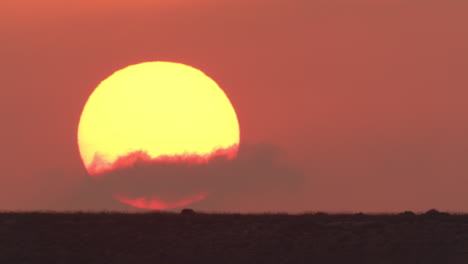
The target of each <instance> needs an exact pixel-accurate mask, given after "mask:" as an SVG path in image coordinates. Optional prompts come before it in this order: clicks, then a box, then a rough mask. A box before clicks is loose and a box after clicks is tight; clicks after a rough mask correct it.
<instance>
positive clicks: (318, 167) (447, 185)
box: [0, 0, 468, 213]
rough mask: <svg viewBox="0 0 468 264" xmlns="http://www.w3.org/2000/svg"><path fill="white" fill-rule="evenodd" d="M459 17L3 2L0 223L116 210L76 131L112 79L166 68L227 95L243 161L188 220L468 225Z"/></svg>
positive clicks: (341, 8)
mask: <svg viewBox="0 0 468 264" xmlns="http://www.w3.org/2000/svg"><path fill="white" fill-rule="evenodd" d="M466 10H468V3H467V2H465V1H459V0H447V1H441V0H430V1H422V0H409V1H402V0H396V1H390V0H378V1H377V0H376V1H372V0H349V1H344V0H333V1H322V0H320V1H309V0H293V1H287V0H275V1H269V2H268V1H264V0H253V1H233V0H227V1H211V0H206V1H203V0H201V1H194V0H178V1H176V2H171V3H169V2H168V1H160V2H155V1H147V0H140V1H117V2H116V1H109V0H99V1H91V0H86V1H79V2H72V3H70V4H64V3H63V2H60V1H58V0H47V1H41V2H40V3H39V2H38V1H33V0H27V1H21V2H20V1H12V0H7V2H6V5H5V8H2V9H0V32H1V33H2V34H1V35H0V40H1V42H0V43H1V44H0V57H1V58H2V61H1V62H0V72H1V74H0V87H2V96H1V97H0V120H2V128H3V129H2V131H1V132H0V134H1V137H0V146H1V150H0V160H1V162H0V169H1V170H0V173H1V178H0V179H1V180H0V211H1V210H48V209H50V210H74V209H79V210H86V209H93V208H94V209H96V208H107V209H109V210H113V209H115V210H125V208H124V207H123V205H119V204H118V203H117V204H115V203H114V202H115V201H111V200H107V199H108V198H103V197H104V194H108V193H106V190H108V189H106V188H108V186H102V185H99V184H97V185H94V183H95V182H93V181H91V180H90V178H89V176H87V175H86V170H85V168H84V167H83V164H82V162H81V160H80V156H79V153H78V146H77V139H76V136H77V127H78V121H79V117H80V114H81V111H82V109H83V106H84V104H85V103H86V100H87V98H88V96H89V95H90V94H91V92H92V91H93V90H94V88H95V87H96V86H97V85H98V84H99V82H101V81H102V80H103V79H104V78H106V77H108V76H109V75H110V74H111V73H113V72H114V71H116V70H118V69H121V68H123V67H126V66H128V65H131V64H136V63H140V62H145V61H174V62H180V63H184V64H187V65H191V66H194V67H196V68H198V69H200V70H202V71H203V72H205V73H206V74H207V75H209V76H210V77H211V78H213V79H214V80H215V81H216V82H217V83H218V84H219V85H220V87H221V88H222V89H223V90H224V91H225V93H226V94H227V95H228V97H229V99H230V100H231V102H232V104H233V106H234V108H235V110H236V112H237V116H238V119H239V123H240V129H241V149H242V147H244V149H245V152H244V154H245V156H242V157H243V159H240V161H239V164H237V165H236V166H238V167H235V168H236V169H233V171H236V172H238V174H236V175H229V178H226V179H228V180H226V181H219V182H215V183H213V186H211V187H213V188H214V189H216V188H218V191H219V192H218V193H217V194H216V195H214V196H213V197H212V200H207V201H206V203H205V204H203V203H200V204H195V205H194V206H193V207H194V208H197V209H200V210H207V211H210V210H219V211H240V212H247V211H248V212H251V211H258V212H262V211H281V212H291V213H293V212H303V211H329V212H337V211H345V212H359V211H364V212H397V211H405V210H414V211H426V210H428V209H431V208H437V209H439V210H445V211H451V212H468V203H467V202H468V192H467V191H466V189H467V188H468V187H466V186H468V176H467V175H468V162H467V160H468V122H467V116H468V106H467V104H466V98H468V89H466V88H467V87H468V75H467V74H466V73H467V72H468V49H467V48H466V47H468V27H466V25H468V17H467V16H466ZM244 154H243V155H244ZM213 171H215V170H213ZM228 174H232V171H230V172H229V173H228ZM213 175H217V171H216V173H214V174H208V176H207V177H208V178H209V177H213ZM226 177H227V176H226ZM213 181H214V180H213ZM144 187H145V186H144V184H143V183H142V185H141V186H139V185H138V184H137V186H136V187H135V188H144ZM221 190H222V191H221ZM223 199H224V200H223Z"/></svg>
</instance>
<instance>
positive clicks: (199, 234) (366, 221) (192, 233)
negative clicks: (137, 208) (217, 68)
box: [0, 212, 468, 264]
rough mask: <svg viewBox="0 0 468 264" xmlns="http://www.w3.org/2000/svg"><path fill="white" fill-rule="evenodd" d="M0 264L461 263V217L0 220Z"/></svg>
mask: <svg viewBox="0 0 468 264" xmlns="http://www.w3.org/2000/svg"><path fill="white" fill-rule="evenodd" d="M0 263H8V264H14V263H70V264H73V263H80V264H87V263H99V264H103V263H112V264H117V263H136V264H142V263H171V264H175V263H201V264H209V263H221V264H226V263H237V264H243V263H340V264H349V263H372V264H386V263H388V264H393V263H398V264H401V263H411V264H417V263H423V264H430V263H449V264H451V263H464V264H466V263H468V215H446V214H441V213H437V212H432V214H431V213H429V214H422V215H412V214H410V213H407V214H401V215H373V216H372V215H362V214H357V215H325V214H305V215H281V214H278V215H276V214H266V215H239V214H219V215H216V214H193V215H192V214H160V213H149V214H118V213H99V214H93V213H69V214H66V213H0Z"/></svg>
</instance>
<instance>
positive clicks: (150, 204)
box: [115, 192, 208, 210]
mask: <svg viewBox="0 0 468 264" xmlns="http://www.w3.org/2000/svg"><path fill="white" fill-rule="evenodd" d="M207 195H208V193H207V192H203V193H199V194H196V195H192V196H189V197H185V198H183V199H181V200H179V201H177V202H164V201H161V200H159V199H158V198H157V197H153V198H150V199H148V198H143V197H140V198H135V199H131V198H127V197H124V196H120V195H116V196H115V198H116V199H117V200H119V201H120V202H122V203H124V204H128V205H131V206H133V207H136V208H141V209H151V210H165V209H172V208H177V207H182V206H186V205H189V204H192V203H195V202H198V201H201V200H203V199H205V197H206V196H207Z"/></svg>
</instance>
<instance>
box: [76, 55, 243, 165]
mask: <svg viewBox="0 0 468 264" xmlns="http://www.w3.org/2000/svg"><path fill="white" fill-rule="evenodd" d="M238 144H239V124H238V121H237V116H236V113H235V111H234V108H233V107H232V105H231V103H230V101H229V99H228V98H227V96H226V94H225V93H224V92H223V91H222V90H221V88H220V87H219V86H218V85H217V84H216V83H215V82H214V81H213V80H212V79H211V78H209V77H208V76H206V75H205V74H204V73H203V72H201V71H200V70H197V69H195V68H192V67H190V66H187V65H183V64H179V63H172V62H160V61H158V62H146V63H141V64H137V65H132V66H128V67H126V68H124V69H122V70H119V71H117V72H115V73H114V74H112V75H111V76H110V77H108V78H107V79H105V80H104V81H103V82H101V83H100V84H99V86H98V87H97V88H96V89H95V90H94V92H93V93H92V94H91V96H90V97H89V99H88V101H87V103H86V105H85V107H84V109H83V113H82V115H81V119H80V123H79V127H78V145H79V150H80V154H81V158H82V160H83V163H84V164H85V166H86V168H87V170H88V172H89V173H90V174H97V173H99V172H101V171H105V170H108V169H110V168H111V167H112V165H113V164H114V163H115V162H117V161H118V160H119V159H121V158H123V157H126V156H128V155H132V153H144V154H145V156H146V157H148V158H151V159H157V158H160V157H182V158H180V159H179V160H181V159H183V157H187V156H191V157H193V156H197V157H209V156H210V155H214V154H216V153H218V154H219V153H222V154H225V155H228V156H231V157H232V156H235V155H236V154H237V146H238Z"/></svg>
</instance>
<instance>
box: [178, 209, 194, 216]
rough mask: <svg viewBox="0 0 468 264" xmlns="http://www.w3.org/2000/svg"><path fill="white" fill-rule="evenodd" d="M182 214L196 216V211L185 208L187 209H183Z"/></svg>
mask: <svg viewBox="0 0 468 264" xmlns="http://www.w3.org/2000/svg"><path fill="white" fill-rule="evenodd" d="M180 213H181V214H183V215H194V214H195V211H194V210H193V209H189V208H185V209H182V211H180Z"/></svg>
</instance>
